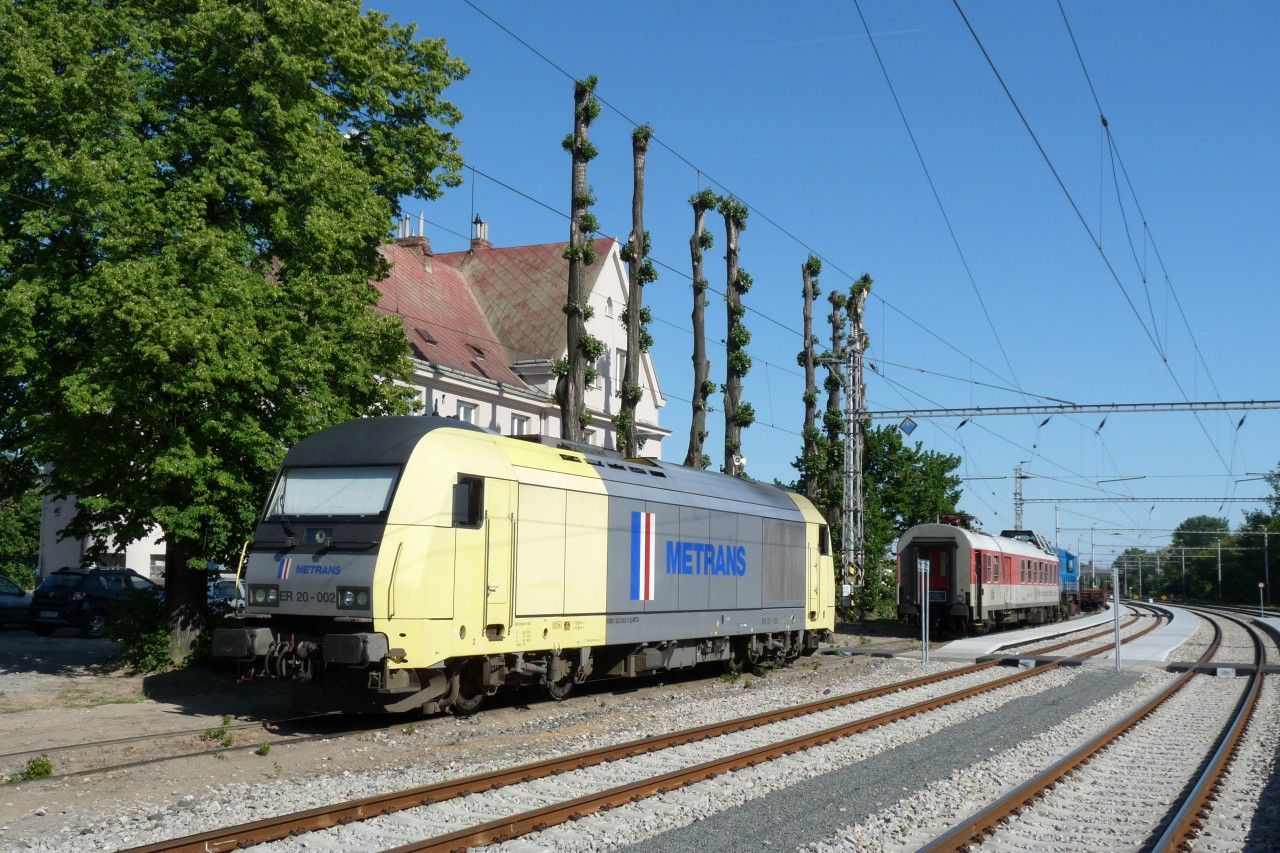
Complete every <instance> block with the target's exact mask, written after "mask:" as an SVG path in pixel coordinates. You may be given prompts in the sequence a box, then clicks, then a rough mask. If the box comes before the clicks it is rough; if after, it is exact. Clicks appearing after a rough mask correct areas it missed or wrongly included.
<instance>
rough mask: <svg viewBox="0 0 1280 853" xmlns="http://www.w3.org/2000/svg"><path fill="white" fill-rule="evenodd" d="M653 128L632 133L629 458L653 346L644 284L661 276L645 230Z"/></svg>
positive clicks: (621, 434) (624, 437) (624, 442)
mask: <svg viewBox="0 0 1280 853" xmlns="http://www.w3.org/2000/svg"><path fill="white" fill-rule="evenodd" d="M652 135H653V130H652V129H651V128H650V127H649V126H648V125H641V126H640V127H637V128H636V129H635V132H633V133H632V134H631V156H632V174H633V175H634V186H633V191H632V194H631V239H630V241H629V242H628V243H627V251H626V253H625V258H626V261H627V272H628V277H629V279H630V282H629V284H630V292H629V293H628V295H627V310H626V312H625V313H624V315H623V318H624V320H625V321H626V324H627V362H626V365H625V369H624V374H623V377H622V395H621V396H622V406H621V411H620V412H619V414H618V417H617V418H615V419H614V424H615V426H616V428H617V443H618V449H619V450H621V451H622V452H623V454H624V455H625V456H627V457H628V458H632V457H635V456H638V455H639V454H640V442H639V441H638V440H637V437H636V404H637V403H639V402H640V398H641V397H642V396H643V394H644V389H643V388H641V387H640V357H641V353H643V352H645V351H647V350H648V349H649V333H648V330H647V329H646V328H645V325H646V320H647V319H648V315H647V313H646V311H645V308H644V286H645V284H647V283H649V282H651V281H654V280H656V279H657V277H658V275H657V272H656V271H655V270H654V268H653V263H652V262H651V261H649V260H648V257H647V256H648V254H649V235H648V234H647V233H646V232H645V230H644V163H645V155H646V153H647V152H648V150H649V137H650V136H652Z"/></svg>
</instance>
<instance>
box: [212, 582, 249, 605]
mask: <svg viewBox="0 0 1280 853" xmlns="http://www.w3.org/2000/svg"><path fill="white" fill-rule="evenodd" d="M208 601H209V606H210V607H219V606H225V607H226V608H227V609H228V610H230V612H232V613H242V612H244V581H240V580H236V579H235V578H234V577H216V576H215V577H211V578H209V596H208Z"/></svg>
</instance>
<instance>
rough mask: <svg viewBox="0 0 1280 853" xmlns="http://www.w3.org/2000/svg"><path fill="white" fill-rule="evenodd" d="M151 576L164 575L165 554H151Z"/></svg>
mask: <svg viewBox="0 0 1280 853" xmlns="http://www.w3.org/2000/svg"><path fill="white" fill-rule="evenodd" d="M151 577H153V578H162V577H164V554H152V555H151Z"/></svg>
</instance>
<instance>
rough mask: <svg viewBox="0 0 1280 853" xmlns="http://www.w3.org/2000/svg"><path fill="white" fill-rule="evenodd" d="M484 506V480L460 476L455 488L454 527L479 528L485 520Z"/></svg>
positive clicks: (464, 475)
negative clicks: (482, 509)
mask: <svg viewBox="0 0 1280 853" xmlns="http://www.w3.org/2000/svg"><path fill="white" fill-rule="evenodd" d="M483 506H484V480H483V479H481V478H480V477H468V476H467V475H466V474H459V475H458V482H457V483H455V484H454V486H453V526H454V527H479V526H480V522H481V521H483V520H484V515H483V513H482V512H481V507H483Z"/></svg>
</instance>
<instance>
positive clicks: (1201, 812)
mask: <svg viewBox="0 0 1280 853" xmlns="http://www.w3.org/2000/svg"><path fill="white" fill-rule="evenodd" d="M1213 618H1214V619H1229V620H1231V621H1232V622H1233V623H1235V624H1236V625H1237V626H1238V627H1240V628H1242V629H1244V630H1245V631H1246V632H1248V634H1249V636H1250V637H1251V639H1252V643H1253V648H1254V661H1253V663H1254V673H1253V674H1252V675H1251V676H1250V677H1249V679H1248V683H1247V684H1245V685H1243V686H1239V685H1232V688H1233V689H1224V687H1223V685H1221V684H1220V683H1217V682H1216V681H1211V680H1210V677H1207V676H1203V675H1201V676H1197V674H1196V670H1195V669H1191V670H1188V671H1187V672H1185V673H1184V674H1182V675H1181V676H1179V677H1178V678H1177V679H1176V680H1175V681H1174V682H1173V683H1172V684H1170V685H1168V686H1167V687H1166V688H1165V689H1163V690H1162V691H1160V692H1159V693H1158V694H1157V695H1156V696H1154V697H1153V698H1152V699H1150V700H1149V701H1148V702H1146V703H1143V704H1142V705H1141V706H1139V707H1138V708H1136V709H1134V710H1133V711H1132V712H1131V713H1129V714H1128V715H1126V716H1125V717H1124V718H1123V719H1121V720H1120V721H1119V722H1117V723H1115V724H1113V725H1111V726H1110V727H1108V728H1107V729H1106V730H1105V731H1103V732H1102V733H1101V734H1099V735H1097V736H1096V737H1094V738H1092V739H1091V740H1089V741H1088V742H1086V743H1085V744H1083V745H1082V746H1080V747H1079V748H1077V749H1075V750H1074V751H1072V752H1071V753H1070V754H1068V755H1066V756H1065V757H1063V758H1062V759H1061V760H1059V761H1057V762H1055V763H1054V764H1053V765H1052V766H1050V767H1049V768H1047V769H1045V770H1044V771H1042V772H1041V773H1039V774H1037V775H1036V776H1035V777H1033V778H1032V779H1030V780H1028V781H1026V782H1024V783H1023V784H1021V785H1018V786H1017V787H1015V788H1014V789H1013V790H1012V791H1010V792H1009V793H1007V794H1006V795H1004V796H1002V797H1000V798H999V799H998V800H996V801H995V802H993V803H991V804H989V805H988V806H987V807H985V808H984V809H982V810H980V811H979V812H977V813H976V814H973V815H971V816H969V817H967V818H965V819H964V820H962V821H960V822H959V823H957V824H956V825H954V826H952V827H951V828H950V829H949V830H947V831H946V832H945V833H943V834H941V835H939V836H938V837H936V838H935V839H933V840H932V841H931V842H930V843H928V844H927V845H925V846H924V847H923V848H922V849H923V850H927V851H946V850H971V849H975V848H976V847H979V846H980V847H981V848H982V849H985V850H992V851H1012V850H1027V849H1050V848H1051V849H1055V850H1073V849H1078V850H1096V849H1099V845H1102V846H1105V847H1107V848H1109V849H1143V850H1148V849H1150V850H1160V851H1165V850H1169V851H1172V850H1179V849H1185V845H1187V844H1188V843H1189V842H1190V840H1191V839H1192V838H1193V837H1194V836H1195V834H1196V832H1197V826H1198V825H1199V824H1200V823H1201V821H1202V820H1203V818H1204V816H1205V815H1206V813H1207V812H1208V810H1209V806H1210V800H1211V798H1212V796H1213V792H1214V791H1215V790H1216V788H1217V786H1218V785H1219V784H1220V782H1221V780H1222V778H1223V774H1224V773H1225V770H1226V768H1227V765H1228V763H1229V761H1230V759H1231V756H1232V755H1233V754H1234V752H1235V750H1236V749H1237V748H1238V746H1239V744H1240V739H1241V738H1242V736H1243V734H1244V731H1245V729H1246V727H1247V726H1248V724H1249V721H1250V719H1251V717H1252V715H1253V712H1254V709H1255V707H1256V704H1257V701H1258V696H1259V694H1260V691H1261V689H1262V684H1263V677H1264V676H1263V672H1262V668H1263V666H1265V664H1266V660H1267V657H1266V649H1265V646H1264V644H1263V640H1262V638H1261V636H1260V635H1259V634H1258V632H1257V631H1256V630H1254V629H1253V628H1252V627H1251V626H1249V625H1248V624H1247V623H1245V622H1243V621H1242V620H1239V619H1237V617H1235V616H1233V615H1227V614H1223V613H1217V614H1214V617H1213ZM1213 624H1214V629H1215V630H1214V633H1215V637H1214V641H1213V643H1212V644H1211V645H1210V647H1209V648H1208V649H1207V650H1206V651H1205V653H1204V654H1203V655H1202V656H1201V658H1200V660H1199V661H1198V662H1197V666H1203V665H1207V664H1209V663H1210V662H1211V661H1213V659H1214V657H1215V655H1217V654H1218V650H1219V648H1220V645H1221V642H1222V633H1223V632H1222V629H1221V627H1220V625H1219V624H1218V623H1217V622H1216V621H1214V622H1213ZM1224 717H1225V718H1226V722H1225V723H1224V722H1223V718H1224ZM1197 740H1199V741H1202V742H1203V743H1205V744H1206V748H1205V749H1204V750H1203V754H1202V755H1201V756H1200V758H1199V759H1193V761H1194V763H1193V764H1192V768H1193V770H1192V772H1190V773H1188V772H1187V770H1188V758H1187V751H1188V744H1189V743H1195V742H1197ZM1051 789H1052V791H1053V793H1052V794H1050V793H1049V792H1050V790H1051ZM1168 803H1172V804H1173V805H1172V806H1169V807H1166V805H1165V804H1168ZM1144 810H1145V811H1146V812H1147V813H1149V814H1151V815H1153V817H1151V818H1150V819H1146V818H1145V817H1144V816H1143V812H1144ZM1083 816H1087V817H1083Z"/></svg>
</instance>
